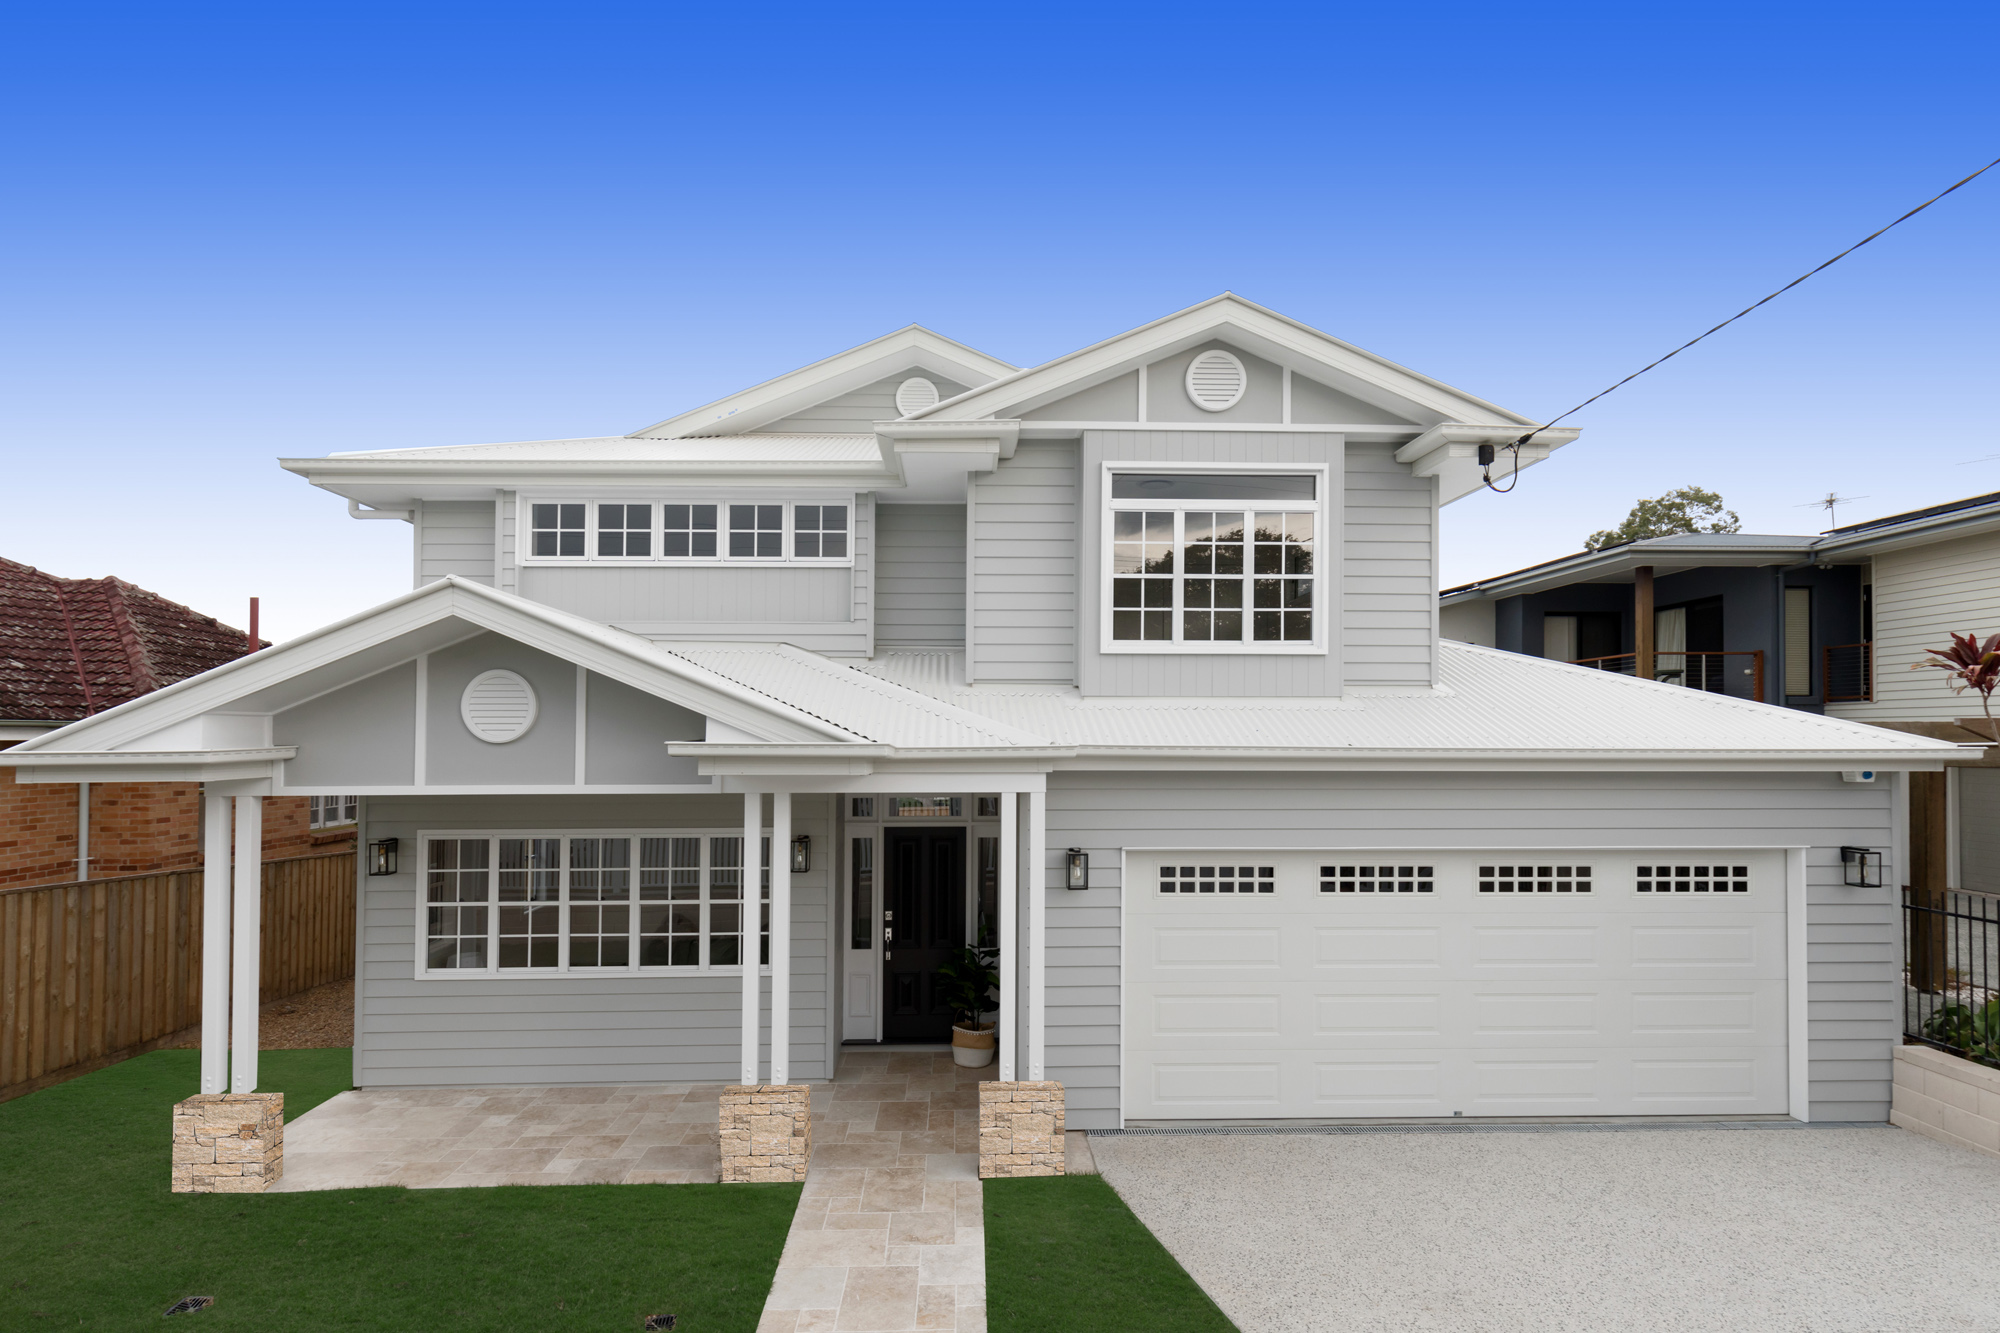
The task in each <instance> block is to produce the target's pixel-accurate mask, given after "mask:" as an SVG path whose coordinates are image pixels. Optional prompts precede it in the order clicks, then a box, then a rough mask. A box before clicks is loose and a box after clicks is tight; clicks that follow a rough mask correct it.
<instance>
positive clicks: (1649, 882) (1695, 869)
mask: <svg viewBox="0 0 2000 1333" xmlns="http://www.w3.org/2000/svg"><path fill="white" fill-rule="evenodd" d="M1637 883H1638V890H1639V892H1641V893H1748V892H1750V867H1749V866H1739V865H1724V864H1722V863H1721V862H1716V863H1714V864H1712V865H1676V866H1660V865H1644V866H1640V867H1639V878H1638V881H1637Z"/></svg>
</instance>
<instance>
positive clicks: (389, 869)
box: [368, 838, 396, 875]
mask: <svg viewBox="0 0 2000 1333" xmlns="http://www.w3.org/2000/svg"><path fill="white" fill-rule="evenodd" d="M368 873H369V874H371V875H393V874H395V873H396V840H395V839H394V838H384V839H382V841H380V842H371V843H369V844H368Z"/></svg>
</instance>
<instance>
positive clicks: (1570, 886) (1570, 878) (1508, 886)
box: [1479, 865, 1590, 893]
mask: <svg viewBox="0 0 2000 1333" xmlns="http://www.w3.org/2000/svg"><path fill="white" fill-rule="evenodd" d="M1479 891H1480V892H1481V893H1589V892H1590V867H1589V866H1547V865H1533V866H1527V865H1519V866H1502V865H1492V866H1481V867H1479Z"/></svg>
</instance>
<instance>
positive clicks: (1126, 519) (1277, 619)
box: [1103, 470, 1325, 652]
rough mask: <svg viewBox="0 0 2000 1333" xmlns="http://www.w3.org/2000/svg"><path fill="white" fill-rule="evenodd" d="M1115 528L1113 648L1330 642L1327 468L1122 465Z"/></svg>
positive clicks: (1113, 497) (1113, 486)
mask: <svg viewBox="0 0 2000 1333" xmlns="http://www.w3.org/2000/svg"><path fill="white" fill-rule="evenodd" d="M1107 480H1108V482H1109V485H1108V486H1107V488H1106V489H1107V490H1108V492H1109V500H1108V508H1107V512H1106V514H1105V525H1104V526H1105V532H1106V537H1107V542H1106V545H1107V547H1108V549H1107V551H1106V553H1105V557H1106V558H1105V577H1104V584H1105V593H1106V596H1105V612H1106V616H1105V632H1104V634H1103V641H1104V642H1103V646H1104V650H1105V651H1107V652H1175V651H1180V652H1301V651H1306V652H1310V651H1319V650H1322V649H1323V648H1324V640H1323V631H1324V625H1323V623H1322V621H1323V618H1322V617H1320V616H1317V615H1315V611H1316V609H1317V608H1318V605H1319V603H1320V602H1321V601H1322V598H1321V596H1320V584H1321V580H1322V575H1321V572H1320V568H1319V562H1318V561H1317V560H1316V559H1315V552H1316V551H1317V550H1318V548H1319V547H1320V545H1322V542H1323V538H1322V533H1321V505H1320V496H1321V493H1322V491H1323V490H1324V484H1325V483H1324V476H1323V474H1321V473H1319V472H1318V471H1317V470H1315V471H1311V472H1306V471H1298V472H1269V473H1266V472H1228V473H1224V472H1167V471H1145V472H1139V471H1129V472H1128V471H1112V472H1110V475H1109V477H1108V478H1107Z"/></svg>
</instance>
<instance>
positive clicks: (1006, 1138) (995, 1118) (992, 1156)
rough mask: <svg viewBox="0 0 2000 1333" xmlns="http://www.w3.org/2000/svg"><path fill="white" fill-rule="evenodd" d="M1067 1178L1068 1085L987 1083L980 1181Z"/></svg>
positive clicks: (981, 1127) (981, 1128) (983, 1097)
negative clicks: (1065, 1097)
mask: <svg viewBox="0 0 2000 1333" xmlns="http://www.w3.org/2000/svg"><path fill="white" fill-rule="evenodd" d="M1063 1174H1065V1168H1064V1159H1063V1085H1062V1084H1060V1083H1056V1082H1032V1083H981V1084H980V1085H979V1178H980V1179H981V1180H993V1179H997V1178H1000V1177H1006V1176H1060V1175H1063Z"/></svg>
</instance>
